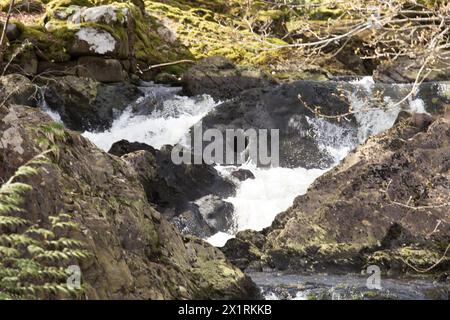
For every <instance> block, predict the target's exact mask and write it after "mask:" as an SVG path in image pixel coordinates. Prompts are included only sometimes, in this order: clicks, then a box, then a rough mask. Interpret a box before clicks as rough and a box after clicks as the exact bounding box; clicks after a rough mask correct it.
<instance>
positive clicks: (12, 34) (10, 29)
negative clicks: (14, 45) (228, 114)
mask: <svg viewBox="0 0 450 320" xmlns="http://www.w3.org/2000/svg"><path fill="white" fill-rule="evenodd" d="M20 34H21V31H20V29H19V28H18V27H17V24H15V23H11V22H10V23H8V26H7V27H6V37H7V38H8V40H9V41H14V40H17V39H18V38H19V37H20Z"/></svg>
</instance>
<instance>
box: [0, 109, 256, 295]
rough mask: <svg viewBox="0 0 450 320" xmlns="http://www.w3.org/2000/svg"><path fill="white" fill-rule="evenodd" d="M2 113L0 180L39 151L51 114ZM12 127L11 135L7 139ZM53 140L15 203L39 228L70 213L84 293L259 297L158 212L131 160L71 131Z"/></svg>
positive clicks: (210, 250)
mask: <svg viewBox="0 0 450 320" xmlns="http://www.w3.org/2000/svg"><path fill="white" fill-rule="evenodd" d="M0 119H2V121H0V139H2V142H3V143H1V144H0V149H1V152H0V154H1V155H2V156H1V157H0V179H1V180H2V181H6V180H7V179H9V178H10V177H11V175H13V174H14V172H15V171H16V170H17V168H18V167H19V166H21V165H23V164H24V163H25V162H26V161H28V160H30V159H31V158H33V157H34V156H36V155H38V154H40V153H41V152H42V149H41V145H40V144H39V141H40V138H43V137H44V136H45V134H44V132H43V131H42V130H44V129H43V128H44V127H46V126H47V128H48V126H49V125H51V123H52V121H51V119H50V117H49V116H48V115H46V114H45V113H43V112H42V111H41V110H39V109H37V108H28V107H23V106H17V105H16V106H11V107H10V108H4V107H1V108H0ZM11 131H14V133H15V135H14V137H16V139H15V140H13V139H11V138H8V143H4V141H3V140H5V139H7V138H6V136H8V132H11ZM56 143H57V144H58V147H59V148H58V150H59V153H58V160H57V161H55V162H52V163H50V164H38V165H36V168H37V169H40V170H38V173H37V174H34V175H27V176H25V177H23V178H21V182H22V183H26V184H28V185H30V186H31V187H32V188H31V189H30V191H28V192H26V194H25V195H24V197H25V201H24V202H23V204H19V205H20V206H22V207H23V212H21V217H22V218H24V219H27V220H29V221H30V224H31V225H33V226H36V227H38V228H47V227H48V225H49V223H50V222H49V217H50V216H54V215H57V214H60V213H61V212H64V213H66V214H68V215H70V216H71V217H72V218H73V221H74V222H75V223H76V224H77V227H76V228H74V229H72V231H71V234H70V236H71V237H74V238H75V239H77V240H79V241H82V242H83V243H84V245H85V247H84V249H85V250H87V251H88V252H89V253H90V256H89V257H88V258H86V259H75V260H73V263H76V264H78V265H79V266H80V268H81V272H82V276H83V287H84V288H85V292H84V293H83V295H82V297H83V299H143V300H148V299H182V298H183V299H251V298H260V294H259V290H258V289H257V287H256V286H255V284H254V283H253V282H252V281H251V280H250V279H249V278H248V277H247V276H246V275H244V274H243V273H242V272H241V271H240V270H239V269H238V268H236V267H235V266H233V265H231V264H230V263H229V262H228V261H227V260H226V259H225V256H224V255H223V253H222V252H221V251H220V250H218V249H217V248H214V247H213V246H211V245H209V244H207V243H206V242H204V241H203V240H201V239H198V238H195V237H185V236H182V235H180V233H179V232H178V231H177V230H176V229H175V227H174V226H172V225H171V224H170V223H169V222H168V221H167V220H166V219H165V218H164V217H160V218H159V219H157V218H156V217H157V216H158V214H157V212H156V210H155V209H154V208H153V206H152V205H151V204H149V203H147V200H146V194H145V192H144V189H143V187H142V185H141V184H140V182H139V179H138V176H137V173H136V171H135V170H134V169H133V168H132V167H130V165H129V163H128V162H126V161H125V160H123V159H121V158H118V157H114V156H111V155H108V154H106V153H105V152H103V151H101V150H100V149H98V148H97V147H95V146H94V145H93V144H92V143H91V142H89V141H88V140H86V139H85V138H83V137H82V136H81V135H79V134H78V133H75V132H72V131H69V130H65V131H64V135H63V136H62V137H61V139H59V140H57V142H56ZM19 147H20V148H19ZM19 149H20V150H19ZM5 169H6V170H5ZM180 286H182V287H183V290H176V289H174V290H172V288H179V287H180ZM41 298H45V297H42V296H41ZM48 298H50V297H48Z"/></svg>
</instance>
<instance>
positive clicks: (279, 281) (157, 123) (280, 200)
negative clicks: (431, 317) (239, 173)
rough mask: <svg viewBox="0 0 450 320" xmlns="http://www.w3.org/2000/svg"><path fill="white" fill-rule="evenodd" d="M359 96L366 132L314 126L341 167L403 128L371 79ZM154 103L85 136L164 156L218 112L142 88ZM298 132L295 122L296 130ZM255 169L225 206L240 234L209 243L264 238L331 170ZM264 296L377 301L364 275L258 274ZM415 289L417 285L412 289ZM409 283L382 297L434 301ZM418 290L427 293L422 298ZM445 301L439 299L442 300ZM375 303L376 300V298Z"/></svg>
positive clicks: (414, 104) (412, 103)
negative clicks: (378, 104) (372, 101)
mask: <svg viewBox="0 0 450 320" xmlns="http://www.w3.org/2000/svg"><path fill="white" fill-rule="evenodd" d="M351 85H352V86H353V87H354V91H350V92H348V95H349V101H350V103H351V107H352V109H353V110H354V111H355V112H356V113H355V114H354V116H355V119H356V120H357V122H358V129H357V130H358V132H357V134H355V132H354V131H353V132H349V131H348V129H344V128H343V127H341V126H338V125H336V124H332V123H330V122H328V121H325V120H323V119H317V118H307V121H308V123H309V125H310V127H311V129H310V130H312V131H313V132H312V134H313V135H314V137H315V139H316V141H317V142H318V145H319V147H320V148H323V149H325V150H326V151H327V152H328V153H329V154H331V155H332V156H333V158H334V160H335V163H334V165H336V164H338V163H339V161H340V160H342V159H343V158H344V157H345V156H346V155H347V154H348V152H349V151H350V150H352V149H353V148H355V147H356V146H357V145H358V144H360V143H363V142H364V141H365V140H366V139H367V138H368V137H369V136H371V135H373V134H377V133H379V132H382V131H384V130H387V129H389V128H390V127H391V126H392V125H393V124H394V122H395V119H396V118H397V115H398V113H399V112H400V107H397V106H395V107H392V108H387V109H377V110H367V101H366V100H364V99H362V98H361V92H362V93H363V96H366V97H370V96H371V95H372V90H373V86H374V83H373V81H372V79H371V78H368V77H366V78H363V79H361V80H359V81H355V82H353V83H351ZM141 89H142V90H143V91H144V92H145V94H146V96H145V97H143V98H140V99H141V100H143V101H140V103H142V102H143V103H145V99H148V98H149V97H150V96H151V95H154V94H155V90H157V91H162V92H164V95H163V96H164V99H163V100H162V107H161V108H157V109H155V110H154V111H153V112H152V113H150V114H135V113H134V111H133V110H134V109H133V108H132V106H130V107H129V108H127V109H126V110H125V111H124V112H123V113H122V114H121V115H120V116H119V117H118V118H117V119H116V120H115V121H114V123H113V125H112V127H111V129H109V130H107V131H104V132H84V133H83V135H84V136H85V137H87V138H89V139H90V140H91V141H93V142H94V143H95V144H96V145H97V146H99V147H100V148H102V149H103V150H105V151H107V150H108V149H109V148H110V147H111V145H112V144H113V143H114V142H116V141H118V140H121V139H126V140H129V141H131V142H134V141H137V142H143V143H147V144H149V145H152V146H153V147H155V148H160V147H161V146H163V145H165V144H176V143H182V144H184V142H185V141H186V140H185V139H186V138H187V137H188V135H187V134H188V130H189V128H191V127H192V126H193V125H194V124H195V123H197V122H198V121H199V120H201V119H202V118H203V117H204V116H205V115H206V114H207V113H208V112H210V111H211V110H213V109H214V108H215V106H216V105H217V104H218V103H217V102H215V101H214V100H213V99H212V98H211V97H209V96H200V97H194V98H188V97H182V96H178V95H176V93H177V91H178V89H176V88H175V89H174V88H167V87H162V86H159V87H155V86H151V87H144V88H141ZM384 100H385V102H386V104H387V105H392V104H394V103H393V102H392V101H391V98H389V97H384ZM408 103H409V108H410V109H411V110H413V111H415V112H425V108H424V105H423V102H422V101H421V100H420V99H409V101H408ZM42 106H43V109H44V110H46V111H47V112H48V113H49V114H50V115H51V116H52V118H53V119H55V120H56V121H61V119H60V118H59V115H58V114H56V113H55V112H52V111H51V110H49V109H48V108H47V107H46V105H45V101H44V102H43V104H42ZM289 125H293V126H295V125H296V124H295V120H294V119H292V121H291V122H290V123H289ZM241 168H245V169H249V170H250V171H252V173H253V174H254V176H255V179H248V180H246V181H243V182H238V181H235V182H236V183H237V191H236V195H235V196H234V197H230V198H228V199H224V200H225V201H228V202H231V203H232V204H233V205H234V208H235V212H234V218H235V226H236V227H235V228H233V230H229V232H228V233H223V232H219V233H217V234H215V235H213V236H212V237H210V238H209V239H207V240H208V241H209V242H210V243H211V244H213V245H215V246H222V245H224V244H225V243H226V241H227V240H228V239H230V238H231V237H233V234H234V233H236V232H237V231H239V230H245V229H253V230H261V229H263V228H265V227H267V226H269V225H270V224H271V223H272V221H273V219H274V218H275V216H276V215H277V214H278V213H280V212H282V211H284V210H286V209H287V208H288V207H289V206H291V204H292V202H293V199H294V198H295V197H297V196H299V195H302V194H304V193H306V191H307V189H308V187H309V186H310V185H311V183H313V182H314V180H315V179H316V178H317V177H319V176H321V175H322V174H324V173H325V172H326V171H327V170H328V169H330V168H328V169H327V170H320V169H309V170H308V169H305V168H294V169H289V168H270V169H261V168H257V167H256V166H254V165H253V164H251V163H247V164H245V165H244V166H243V167H241ZM217 169H218V170H219V172H220V173H221V174H222V175H224V176H225V177H229V178H230V179H232V178H231V176H230V173H231V172H232V170H233V169H235V167H230V166H226V167H225V166H223V167H217ZM251 276H252V278H253V280H254V281H255V282H256V283H257V284H258V285H259V286H260V287H261V288H262V290H263V293H264V295H265V297H266V299H309V298H320V297H325V298H336V299H341V298H342V299H352V298H370V297H369V295H373V293H369V294H367V292H366V291H367V290H365V291H364V288H365V287H364V281H365V279H366V278H364V277H363V278H362V277H361V276H358V275H347V276H330V275H322V274H316V275H311V276H305V275H303V276H299V275H296V276H294V275H282V274H274V273H257V274H252V275H251ZM411 281H412V282H411ZM411 281H408V282H404V281H400V280H389V279H388V280H386V281H384V282H383V283H384V285H385V286H386V287H385V288H384V291H382V292H378V293H377V294H378V297H380V295H381V296H382V297H383V298H427V293H426V292H425V291H426V290H428V289H430V291H431V289H433V288H434V286H432V285H431V284H430V283H427V282H421V280H411ZM417 288H421V290H420V291H419V290H418V289H417ZM438 294H439V292H438ZM372 297H373V296H372Z"/></svg>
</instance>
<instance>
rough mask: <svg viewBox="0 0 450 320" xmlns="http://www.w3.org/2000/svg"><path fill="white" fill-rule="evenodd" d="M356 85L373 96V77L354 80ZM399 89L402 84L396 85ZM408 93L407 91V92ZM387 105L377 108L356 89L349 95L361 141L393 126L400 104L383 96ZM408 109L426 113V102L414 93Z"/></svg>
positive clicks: (408, 101)
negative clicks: (362, 97)
mask: <svg viewBox="0 0 450 320" xmlns="http://www.w3.org/2000/svg"><path fill="white" fill-rule="evenodd" d="M352 83H353V84H354V85H356V86H360V87H361V88H362V89H363V90H364V91H365V94H366V96H367V98H368V99H370V98H371V97H372V96H373V92H372V91H373V87H374V84H375V83H374V81H373V79H372V77H363V78H362V79H361V80H358V81H353V82H352ZM395 86H396V88H398V89H399V90H400V89H401V88H402V85H401V84H397V85H395ZM405 94H407V92H405ZM383 100H384V103H385V105H386V106H385V107H384V108H376V107H374V106H371V105H370V103H369V102H368V101H367V99H360V97H358V96H357V92H356V90H355V91H354V92H352V93H351V94H350V95H349V102H350V104H351V106H352V109H353V110H354V111H357V112H356V113H355V114H354V115H355V118H356V121H357V122H358V124H359V126H358V140H359V143H364V142H365V141H366V140H367V139H368V138H369V137H370V136H372V135H375V134H378V133H381V132H384V131H386V130H388V129H389V128H391V127H392V126H393V125H394V123H395V120H396V119H397V116H398V114H399V112H400V111H401V107H400V105H398V104H397V101H392V99H391V98H389V97H384V98H383ZM406 103H407V106H408V110H409V111H410V112H415V113H426V110H425V106H424V102H423V101H422V100H421V99H419V98H414V96H413V95H412V96H411V97H409V98H408V99H407V101H406Z"/></svg>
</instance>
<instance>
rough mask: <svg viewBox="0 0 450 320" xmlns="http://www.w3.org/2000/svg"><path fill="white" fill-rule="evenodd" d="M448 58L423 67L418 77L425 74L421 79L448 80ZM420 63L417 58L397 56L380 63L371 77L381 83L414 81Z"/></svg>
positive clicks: (449, 72) (449, 75)
mask: <svg viewBox="0 0 450 320" xmlns="http://www.w3.org/2000/svg"><path fill="white" fill-rule="evenodd" d="M449 63H450V59H447V61H446V60H443V61H440V62H436V63H434V64H432V65H430V66H429V67H428V68H425V69H424V70H423V71H422V72H421V73H420V77H422V76H423V75H426V77H425V79H419V80H421V81H423V80H424V81H427V82H432V81H433V82H435V81H449V80H450V67H449ZM421 67H422V64H421V63H420V61H418V59H410V58H399V59H397V60H395V61H392V62H390V63H385V64H380V65H379V66H378V67H377V68H376V70H375V71H374V72H373V78H374V80H375V81H377V82H382V83H414V82H415V81H416V78H417V76H418V75H419V72H420V69H421Z"/></svg>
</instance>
